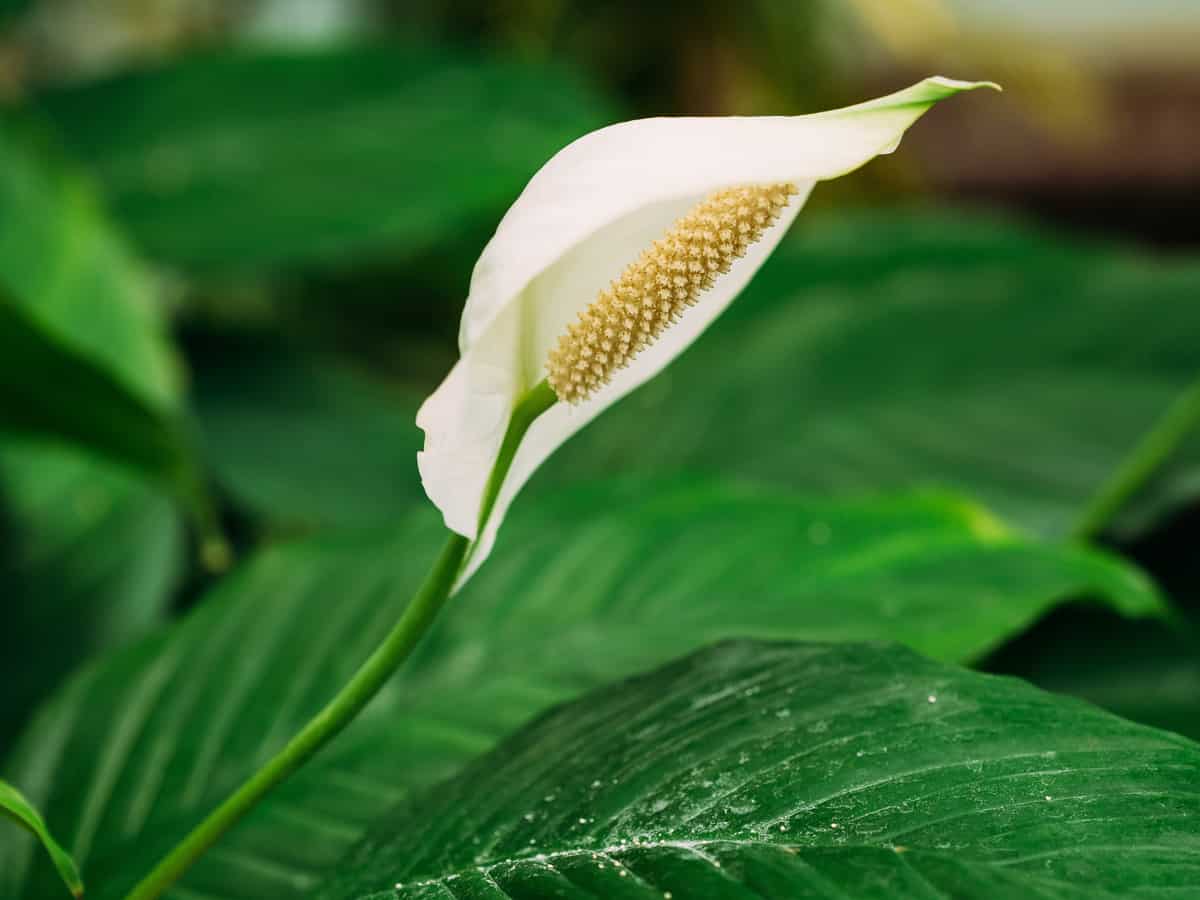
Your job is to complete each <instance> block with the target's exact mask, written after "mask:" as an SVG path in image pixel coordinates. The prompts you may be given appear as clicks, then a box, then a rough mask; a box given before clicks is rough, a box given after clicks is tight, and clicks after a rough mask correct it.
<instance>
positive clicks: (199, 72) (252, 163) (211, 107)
mask: <svg viewBox="0 0 1200 900" xmlns="http://www.w3.org/2000/svg"><path fill="white" fill-rule="evenodd" d="M40 106H41V107H42V109H43V110H44V112H45V113H46V114H47V115H48V116H49V118H50V119H51V120H52V121H53V123H54V124H55V126H56V127H57V128H58V130H59V133H60V134H61V136H62V138H63V140H64V142H65V143H66V145H67V146H68V147H69V148H70V149H71V150H72V151H73V152H74V153H75V154H77V155H78V156H79V158H81V159H83V160H84V161H86V162H87V163H88V164H89V166H91V168H92V170H93V171H94V172H95V173H96V175H97V176H98V177H99V179H100V180H101V182H102V184H103V185H104V187H105V189H106V191H107V193H108V195H109V197H110V198H111V200H112V203H113V206H114V209H115V211H116V213H117V215H118V216H119V217H120V219H121V220H122V221H123V222H124V223H125V224H126V226H127V227H128V228H129V229H130V231H131V232H132V233H133V235H134V236H135V237H136V238H137V240H138V241H139V242H140V244H141V246H142V247H143V248H145V250H146V251H147V252H148V253H150V254H151V255H152V256H154V257H155V258H157V259H161V260H164V261H168V262H171V263H174V264H177V265H180V266H184V267H187V268H190V269H195V270H199V271H204V272H230V271H238V272H246V271H252V270H257V269H263V268H278V267H281V266H284V265H295V264H310V263H325V264H329V263H343V264H344V263H346V262H347V261H350V260H353V259H356V258H361V257H363V256H379V255H382V254H384V253H387V254H389V255H394V254H401V255H404V256H412V255H414V254H417V253H421V252H425V251H428V250H429V249H431V248H434V247H437V246H438V244H439V243H440V242H444V241H446V240H448V239H452V238H453V237H454V236H455V234H456V232H458V231H459V230H460V229H462V228H463V227H465V226H470V225H473V224H477V223H478V222H479V221H481V220H489V219H494V217H495V215H496V214H497V213H499V212H500V211H502V210H503V208H504V205H505V204H507V203H509V202H511V201H512V200H513V199H514V198H515V197H516V195H517V193H519V191H520V189H521V187H522V185H523V184H524V183H525V181H526V180H528V178H529V177H530V176H531V175H532V174H533V173H534V171H536V169H537V167H538V166H539V165H541V163H542V162H544V161H545V160H546V159H547V158H548V157H549V156H551V155H552V154H553V153H554V152H555V151H556V150H557V149H558V148H559V147H561V146H562V145H563V144H565V143H567V142H568V141H570V140H571V139H573V138H575V137H577V136H579V135H580V134H582V133H584V132H586V131H589V130H591V129H593V128H596V127H598V126H600V125H603V124H606V123H607V122H608V121H610V120H611V119H612V118H613V112H612V106H611V104H610V103H608V102H607V101H606V100H604V99H603V98H602V97H600V96H598V95H597V94H596V93H595V92H594V91H592V90H590V89H589V88H587V87H586V86H584V85H583V84H581V83H580V82H579V80H578V79H577V78H576V77H574V76H573V75H571V73H569V72H568V71H566V70H563V69H561V68H559V67H557V66H552V65H544V64H531V63H520V62H514V61H510V60H503V59H487V58H480V57H478V56H473V55H469V54H462V53H454V52H449V51H445V50H441V49H437V48H432V47H430V46H428V45H418V44H407V43H401V44H395V45H381V46H378V47H353V48H346V49H337V50H319V51H318V50H313V51H308V52H304V51H287V52H284V51H278V52H266V51H257V52H256V51H250V50H239V51H227V52H221V53H213V54H206V55H201V56H196V57H193V58H188V59H184V60H181V61H179V62H176V63H173V64H171V65H169V66H165V67H162V68H158V69H153V70H148V71H144V72H135V73H130V74H125V75H121V76H118V77H116V78H114V79H112V80H110V81H105V82H94V83H88V84H85V85H83V86H80V87H78V88H72V89H69V90H64V91H60V92H56V93H52V94H45V95H43V96H42V97H41V98H40Z"/></svg>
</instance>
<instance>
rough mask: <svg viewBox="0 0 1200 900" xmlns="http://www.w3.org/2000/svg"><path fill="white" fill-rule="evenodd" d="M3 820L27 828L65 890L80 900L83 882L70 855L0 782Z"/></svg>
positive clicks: (35, 814)
mask: <svg viewBox="0 0 1200 900" xmlns="http://www.w3.org/2000/svg"><path fill="white" fill-rule="evenodd" d="M6 816H7V817H8V818H10V819H12V820H13V821H14V822H16V823H17V824H18V825H21V826H22V827H24V828H27V829H28V830H29V833H30V834H32V835H33V836H34V837H36V838H37V839H38V840H39V841H40V842H41V844H42V846H43V847H44V848H45V850H46V854H47V855H48V856H49V857H50V859H51V860H52V861H53V863H54V867H55V869H57V870H58V874H59V875H60V876H61V878H62V880H63V882H64V883H65V884H66V886H67V889H68V890H69V891H70V892H71V893H72V894H74V895H75V896H76V897H82V896H83V880H82V879H81V878H80V877H79V869H78V868H77V867H76V866H75V862H74V861H73V860H72V859H71V854H69V853H67V851H66V850H64V849H63V848H62V847H60V846H59V845H58V842H57V841H55V840H54V838H53V836H52V835H51V834H50V829H48V828H47V827H46V823H45V822H44V821H42V817H41V815H39V814H38V811H37V810H36V809H34V808H33V806H31V805H30V803H29V801H28V800H26V799H25V797H24V795H23V794H22V793H21V792H20V791H18V790H17V789H16V788H14V787H13V786H12V785H11V784H9V783H8V782H6V781H0V819H2V818H4V817H6Z"/></svg>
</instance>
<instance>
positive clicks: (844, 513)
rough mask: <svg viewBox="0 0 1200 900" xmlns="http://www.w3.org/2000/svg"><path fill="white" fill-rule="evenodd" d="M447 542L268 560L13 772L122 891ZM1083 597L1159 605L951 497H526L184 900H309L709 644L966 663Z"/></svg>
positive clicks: (111, 663)
mask: <svg viewBox="0 0 1200 900" xmlns="http://www.w3.org/2000/svg"><path fill="white" fill-rule="evenodd" d="M440 537H441V531H440V527H439V524H438V523H437V522H436V516H434V515H433V514H432V513H427V512H426V511H424V510H422V511H421V514H419V515H415V516H414V518H413V519H412V520H410V521H409V522H408V523H407V524H406V525H405V526H404V527H402V528H400V529H398V530H396V531H395V532H393V533H390V534H388V535H386V536H383V537H381V538H380V539H379V540H377V541H376V542H373V543H371V542H365V539H363V538H360V539H357V540H349V539H342V540H340V541H334V540H328V539H327V540H324V541H315V540H314V541H308V542H300V543H295V544H291V545H280V546H277V547H275V548H273V549H270V550H268V551H267V552H265V553H263V554H261V555H260V556H259V557H258V558H257V559H255V560H254V561H253V562H251V563H250V564H248V565H246V566H244V567H242V568H241V569H240V570H239V571H238V572H236V573H234V574H233V575H232V576H231V577H229V578H227V579H225V580H224V581H223V583H222V584H221V585H220V586H219V587H218V588H217V589H216V590H215V591H214V592H213V594H212V595H211V596H209V597H208V598H206V599H205V600H204V602H202V603H201V604H200V605H199V608H198V609H197V611H196V612H194V613H193V614H192V615H190V616H189V617H188V618H187V619H186V620H185V621H183V622H182V623H181V624H180V625H179V626H178V627H175V628H173V629H172V630H170V631H169V632H166V633H164V634H162V635H159V636H157V637H155V638H153V639H151V640H148V641H146V642H143V643H142V644H140V645H139V646H137V647H136V648H133V649H131V650H129V651H126V652H122V653H117V654H114V655H113V656H111V657H110V658H108V659H107V660H106V661H104V662H103V663H102V664H100V665H98V666H96V667H93V668H91V669H89V670H88V671H87V672H86V673H84V674H83V675H82V676H80V677H79V678H78V679H76V680H75V681H74V682H73V683H72V684H71V685H70V686H69V687H68V688H67V689H65V690H64V691H63V692H61V693H60V695H59V696H58V697H57V698H56V699H55V700H54V701H53V702H52V703H50V704H49V705H48V706H46V707H45V708H44V709H43V711H42V713H41V714H40V717H39V720H38V721H37V722H35V724H34V726H33V727H32V728H30V729H29V730H28V731H27V732H26V733H25V734H24V735H23V737H22V739H21V741H20V742H19V743H18V745H17V747H16V748H15V750H14V752H13V754H12V755H11V757H10V758H9V759H8V761H7V769H6V771H7V773H8V777H10V778H11V779H12V780H13V781H14V782H15V783H17V784H20V785H21V786H22V787H23V788H24V789H25V790H26V791H27V792H28V793H29V795H30V796H31V797H33V798H35V799H36V800H38V801H39V802H41V803H42V804H43V807H44V808H46V809H47V810H48V811H50V812H51V813H52V814H53V816H54V818H55V821H60V820H61V821H63V822H71V823H74V825H73V827H74V829H75V830H74V831H73V832H72V833H71V835H70V838H71V843H72V847H73V848H74V849H75V851H76V854H77V858H78V859H79V860H80V861H81V863H82V864H83V865H84V866H85V869H86V871H87V872H88V876H89V879H90V880H91V881H92V882H93V883H95V884H98V885H102V888H101V890H102V891H104V893H103V894H101V896H103V897H107V896H109V895H110V892H111V895H112V896H114V897H119V896H120V895H121V890H122V889H127V888H128V887H129V886H130V883H131V879H133V878H136V876H137V875H138V874H140V873H142V872H144V871H146V870H147V869H148V868H149V866H150V865H151V864H152V863H153V862H154V861H155V860H156V859H157V857H158V856H159V855H160V854H161V853H162V852H165V851H166V850H167V849H168V848H169V847H170V845H171V843H172V842H173V841H175V840H177V839H178V838H179V837H180V836H181V835H182V834H183V833H185V832H186V831H187V829H188V828H189V827H190V826H191V825H193V824H194V823H195V822H196V821H197V820H198V818H199V817H200V816H201V815H202V814H203V813H204V812H205V811H206V810H207V809H209V808H211V806H212V805H213V804H214V803H216V802H217V801H218V800H220V799H221V798H223V796H224V795H225V794H226V793H227V792H228V791H229V790H230V789H231V788H233V787H234V786H235V785H237V784H238V783H239V782H240V781H241V780H242V779H244V778H245V777H246V776H247V774H249V772H251V771H252V770H253V769H254V768H255V766H256V765H257V764H259V763H260V762H262V761H263V760H264V759H265V758H266V757H267V756H268V755H269V754H270V753H271V752H272V751H274V750H276V749H278V748H279V747H280V746H281V744H282V743H283V741H284V740H286V738H287V737H288V736H289V735H291V734H292V733H293V732H294V731H295V730H296V729H297V728H298V726H299V725H300V724H301V723H302V722H304V721H305V720H306V719H307V718H308V717H309V716H310V715H312V714H313V713H314V712H315V711H316V710H317V709H318V708H319V707H320V706H321V705H322V704H323V703H324V702H325V701H326V700H327V699H328V697H329V696H330V693H331V691H332V690H333V686H334V685H339V684H342V683H344V681H345V679H346V678H347V677H348V675H349V674H350V672H351V671H352V670H353V669H354V667H355V666H356V665H357V664H358V663H359V662H361V661H362V660H363V659H364V658H365V657H366V655H367V654H368V653H369V652H370V650H371V649H372V648H373V647H374V645H375V644H376V643H377V642H378V641H379V640H380V639H381V637H382V636H383V634H384V633H385V632H386V630H387V629H388V628H389V627H390V625H391V624H392V623H393V622H394V621H395V619H396V617H397V615H398V614H399V612H400V610H401V609H402V608H403V606H404V604H405V603H406V602H407V598H408V597H409V596H410V592H411V591H412V590H413V589H414V588H415V587H416V585H417V584H418V582H419V579H420V577H421V575H423V573H424V571H425V569H426V568H427V566H428V564H429V561H430V560H431V559H432V558H433V555H434V553H435V552H436V548H437V546H438V544H439V542H440ZM716 546H720V547H721V548H722V553H720V554H716V553H713V552H712V549H713V547H716ZM1079 595H1100V596H1102V597H1104V598H1105V599H1107V600H1109V601H1110V602H1111V603H1113V604H1114V605H1116V606H1117V607H1118V608H1120V609H1122V610H1124V611H1126V612H1128V613H1131V614H1136V613H1139V612H1151V611H1153V610H1155V609H1157V608H1158V606H1157V605H1158V598H1157V596H1156V594H1155V592H1154V591H1153V589H1152V588H1151V587H1150V586H1149V584H1148V583H1147V582H1146V581H1145V580H1144V579H1143V578H1142V577H1141V576H1140V575H1139V574H1138V573H1137V572H1136V570H1134V569H1132V568H1130V567H1128V566H1126V565H1124V564H1123V563H1121V562H1119V561H1117V560H1115V559H1112V558H1110V557H1107V556H1105V555H1103V554H1100V553H1097V552H1094V551H1090V550H1086V549H1083V548H1077V547H1060V546H1054V545H1049V544H1043V543H1039V542H1036V541H1031V540H1028V539H1025V538H1022V537H1020V536H1018V535H1014V534H1010V533H1007V532H1006V531H1005V530H1004V529H1003V528H1002V527H1000V526H999V525H998V524H997V523H996V522H995V521H994V520H992V519H990V517H988V516H987V515H986V514H984V513H983V512H981V511H980V510H979V509H978V508H976V507H973V506H971V505H969V504H966V503H964V502H962V501H958V500H952V499H946V498H938V497H930V496H907V497H894V498H880V499H875V500H867V499H864V500H859V501H856V502H853V503H839V502H834V501H827V500H822V501H807V500H802V499H799V498H795V497H789V496H787V495H786V493H785V492H781V491H778V490H774V489H758V488H754V487H750V486H722V485H719V484H711V483H703V482H701V483H696V482H677V483H671V484H653V483H644V482H633V481H624V482H616V483H608V484H600V485H596V486H593V487H590V488H587V489H579V490H576V491H572V492H569V493H564V494H562V495H560V496H558V497H556V498H554V499H553V500H550V499H547V498H542V500H541V502H529V503H524V504H521V505H520V506H519V507H518V508H517V509H516V510H514V513H513V515H512V516H511V518H510V521H509V523H508V524H507V525H506V529H505V534H504V536H503V538H502V541H501V545H500V547H498V549H497V552H496V554H495V555H494V556H493V558H492V559H491V560H489V564H488V566H486V567H485V568H484V569H483V570H482V571H481V572H480V573H479V574H478V575H477V576H476V578H475V579H473V580H472V582H471V583H470V584H469V585H468V586H467V588H466V590H465V591H464V592H463V593H462V594H461V595H460V596H459V597H457V598H456V599H455V601H454V603H453V604H452V605H451V607H450V609H449V611H448V614H447V618H446V619H445V620H444V621H443V622H442V623H441V626H440V627H439V628H438V629H436V630H435V632H434V633H433V634H432V635H430V637H429V639H428V640H427V641H426V642H425V644H424V645H423V647H422V651H421V652H419V653H418V655H417V657H416V658H414V659H413V660H412V661H411V662H410V664H409V666H407V667H406V670H405V673H404V675H403V678H402V680H401V681H400V682H398V683H397V685H396V687H395V688H394V689H392V690H388V691H386V692H385V693H384V694H383V695H381V696H380V697H379V698H378V699H377V701H376V702H375V703H374V704H373V705H372V706H371V708H370V709H369V711H368V713H367V715H366V716H365V717H364V718H363V719H361V720H360V721H359V722H357V723H355V725H354V726H352V727H351V728H350V729H349V731H348V732H347V733H346V734H344V735H342V736H341V737H340V738H339V739H338V741H337V742H336V743H335V744H334V745H333V746H331V747H330V748H328V751H327V752H326V753H324V754H322V755H321V756H319V757H318V758H317V759H316V760H315V761H314V762H313V763H312V764H311V765H309V766H307V767H306V768H305V769H303V770H302V771H301V772H300V773H299V774H298V775H297V776H296V777H295V778H294V779H293V780H292V781H290V782H288V783H287V784H285V785H284V786H283V787H282V788H281V789H280V790H279V791H278V792H277V793H276V794H274V795H272V797H271V799H270V800H269V801H268V802H267V803H266V804H265V805H264V806H263V807H261V808H260V809H258V810H257V811H256V812H255V813H254V814H253V815H252V816H251V817H250V818H249V819H248V820H247V821H246V822H245V823H243V824H242V825H240V826H239V827H238V828H237V829H236V830H235V831H234V832H232V833H231V834H230V835H228V836H227V839H226V840H224V841H223V842H222V843H221V845H220V846H218V847H217V848H215V849H214V851H213V852H212V853H211V854H210V855H208V856H206V857H205V858H204V859H203V860H202V861H201V862H200V864H199V865H198V866H197V867H196V868H195V869H193V870H192V871H191V872H190V873H189V874H188V875H187V876H186V877H185V880H184V885H185V890H183V891H182V892H181V893H180V894H179V896H180V897H181V898H182V897H187V896H188V893H187V891H189V890H190V891H195V892H200V893H203V894H205V895H208V896H212V897H220V898H231V900H232V898H259V897H285V896H294V895H295V894H297V893H298V892H299V891H300V890H301V889H303V888H304V887H305V886H307V885H309V884H311V883H312V881H313V879H314V877H315V875H316V873H318V872H319V871H321V869H322V867H324V866H327V865H329V864H331V863H332V862H333V861H335V859H336V857H337V856H338V855H339V853H340V852H341V851H342V850H343V849H344V848H345V847H347V846H348V845H349V844H350V843H351V842H352V841H353V840H354V839H355V838H356V837H357V836H358V835H359V834H360V833H361V829H362V828H363V827H364V825H365V824H366V823H367V822H369V821H370V820H371V819H372V818H373V817H374V816H376V815H378V814H379V813H380V812H381V811H382V810H383V809H384V808H386V807H387V806H388V805H390V804H391V803H393V802H395V801H396V800H398V799H399V798H400V797H401V796H403V794H404V793H405V792H406V791H407V790H409V789H411V788H414V787H421V786H425V785H428V784H430V783H432V782H433V781H435V780H437V779H440V778H442V777H444V776H446V775H449V774H452V773H453V772H454V771H455V770H456V769H457V767H458V766H459V765H461V764H462V763H463V762H465V761H466V760H467V759H469V758H470V757H471V756H473V755H474V754H476V753H478V752H481V751H483V750H486V749H488V748H489V747H490V746H491V745H492V743H493V741H495V740H496V739H498V738H499V737H501V736H502V735H504V734H506V733H508V732H509V731H511V729H512V728H513V727H515V726H516V725H518V724H520V723H521V722H523V721H525V720H526V719H528V718H529V717H530V716H532V715H534V714H536V713H538V712H540V711H542V710H544V709H546V708H547V707H548V706H549V705H550V704H553V703H555V702H558V701H560V700H563V699H567V698H570V697H573V696H575V695H577V694H579V693H580V692H582V691H585V690H588V689H590V688H593V687H596V686H597V685H600V684H603V683H606V682H608V681H610V680H612V679H613V678H616V677H621V676H624V675H628V674H629V673H631V672H634V671H637V670H638V669H639V668H641V667H644V666H647V665H653V664H656V663H661V662H663V661H664V660H666V659H668V658H670V657H671V656H673V655H675V654H678V653H681V652H685V651H687V650H691V649H695V648H696V647H698V646H701V645H703V644H704V643H706V642H709V641H712V640H715V639H720V638H723V637H729V636H740V635H752V636H758V637H773V638H795V637H815V638H830V639H832V638H838V639H864V638H867V639H879V638H893V639H896V638H899V639H903V640H906V641H909V642H911V643H912V644H914V645H916V646H919V647H921V648H923V649H926V650H928V651H929V652H932V653H935V654H937V655H939V656H942V657H944V658H948V659H968V658H971V657H973V656H975V655H977V654H979V653H981V652H983V651H984V650H986V649H987V648H989V647H991V646H993V645H994V644H995V643H997V642H998V641H1000V640H1002V639H1003V638H1004V637H1005V636H1006V635H1009V634H1011V633H1012V632H1013V631H1015V630H1017V629H1020V628H1022V627H1023V626H1024V625H1025V624H1026V623H1027V622H1029V621H1030V620H1031V619H1032V618H1035V617H1036V616H1037V615H1039V614H1040V612H1041V611H1043V610H1045V609H1047V608H1048V607H1049V606H1051V605H1052V604H1053V603H1054V602H1055V601H1056V600H1058V599H1061V598H1063V597H1066V596H1079ZM10 873H11V874H10ZM6 876H7V878H8V881H7V882H6V881H5V880H4V879H5V877H6ZM47 878H48V873H47V872H46V871H45V870H44V869H38V867H37V865H36V861H35V860H33V859H32V858H31V855H30V852H29V848H28V847H21V846H5V845H4V844H3V843H0V897H3V898H6V900H7V898H26V900H29V898H33V897H37V896H39V894H38V892H39V891H40V890H44V889H45V885H46V883H47V881H46V879H47Z"/></svg>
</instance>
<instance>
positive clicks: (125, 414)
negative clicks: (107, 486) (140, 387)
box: [0, 295, 210, 524]
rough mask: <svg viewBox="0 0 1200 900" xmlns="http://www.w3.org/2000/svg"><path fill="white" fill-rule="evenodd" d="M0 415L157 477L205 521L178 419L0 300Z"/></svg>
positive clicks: (0, 427)
mask: <svg viewBox="0 0 1200 900" xmlns="http://www.w3.org/2000/svg"><path fill="white" fill-rule="evenodd" d="M33 385H36V399H35V398H34V397H33V396H31V393H32V391H33V389H32V388H31V386H33ZM0 410H3V420H2V422H0V431H2V432H6V433H8V434H10V435H11V434H16V435H21V436H25V437H34V438H51V439H55V440H58V441H62V442H64V443H67V444H73V445H75V446H77V447H81V448H87V449H89V450H92V451H93V452H95V453H97V454H99V455H102V456H105V457H108V458H109V459H111V460H113V461H115V462H118V463H121V464H123V465H126V466H128V467H130V468H132V469H134V470H136V471H139V472H141V473H143V474H144V475H146V476H148V477H150V478H152V479H155V480H157V481H158V482H160V483H161V484H162V485H163V486H165V487H166V488H167V489H169V490H171V491H173V492H174V493H175V495H176V496H177V497H178V498H179V499H180V500H181V501H183V502H184V503H185V504H186V505H187V506H188V507H189V508H190V509H192V510H193V511H195V512H196V514H197V516H198V517H199V518H200V519H201V520H202V521H203V522H205V523H206V524H207V523H209V522H210V511H209V508H208V506H207V503H208V500H207V497H206V495H205V490H204V485H203V482H202V480H201V476H200V473H199V472H198V471H197V470H196V468H195V462H194V460H193V458H192V455H191V451H190V448H189V445H188V441H187V439H186V438H185V437H184V434H183V429H182V425H181V423H180V422H179V420H178V419H177V418H176V416H175V415H174V414H173V413H170V412H164V411H161V410H156V409H154V408H153V407H152V406H150V405H149V404H148V403H147V402H146V401H144V400H143V399H141V398H140V397H139V396H138V395H137V394H136V393H134V392H132V391H129V390H127V389H126V387H125V385H123V384H122V383H121V382H120V381H118V379H117V378H116V377H115V376H114V375H113V374H112V373H111V372H110V371H108V370H106V369H105V368H103V367H101V366H100V365H98V364H97V363H95V362H94V361H92V360H91V359H89V358H88V357H86V356H84V355H83V354H81V353H79V352H78V351H76V350H74V349H72V348H71V347H69V346H67V345H65V344H63V343H60V342H56V341H55V340H53V339H52V338H51V336H50V335H49V334H47V333H46V332H45V331H44V330H43V329H42V328H41V327H40V326H39V325H38V324H36V323H35V322H33V321H32V320H30V319H29V318H28V317H27V316H26V315H25V314H24V313H23V312H22V311H21V310H20V309H19V308H18V307H17V306H16V305H15V304H13V303H10V302H7V301H6V299H5V297H4V296H3V295H0Z"/></svg>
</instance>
